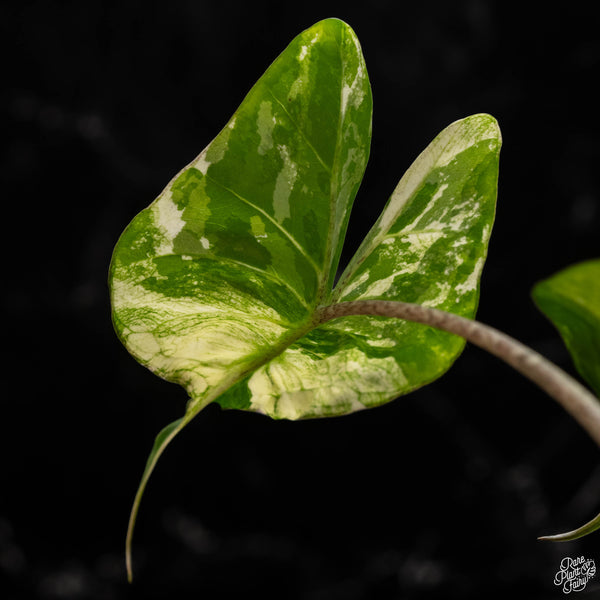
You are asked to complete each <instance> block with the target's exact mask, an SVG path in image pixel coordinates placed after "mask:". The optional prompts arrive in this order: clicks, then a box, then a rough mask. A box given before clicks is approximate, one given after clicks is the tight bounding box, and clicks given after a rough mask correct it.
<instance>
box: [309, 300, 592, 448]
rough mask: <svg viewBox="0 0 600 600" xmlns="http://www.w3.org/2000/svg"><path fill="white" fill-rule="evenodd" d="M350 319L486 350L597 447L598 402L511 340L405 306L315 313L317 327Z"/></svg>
mask: <svg viewBox="0 0 600 600" xmlns="http://www.w3.org/2000/svg"><path fill="white" fill-rule="evenodd" d="M351 315H373V316H380V317H395V318H397V319H403V320H405V321H413V322H415V323H422V324H423V325H429V326H430V327H435V328H436V329H441V330H442V331H447V332H449V333H454V334H456V335H459V336H460V337H462V338H464V339H465V340H467V341H468V342H471V343H472V344H475V345H476V346H479V347H480V348H483V349H484V350H487V351H488V352H489V353H491V354H493V355H495V356H497V357H498V358H500V359H502V360H503V361H504V362H506V363H508V364H509V365H510V366H512V367H513V368H515V369H516V370H517V371H519V372H520V373H521V374H522V375H525V377H528V378H529V379H530V380H531V381H533V382H534V383H536V384H537V385H538V386H539V387H540V388H542V389H543V390H544V391H545V392H547V393H548V394H549V395H550V396H551V397H552V398H554V399H555V400H556V401H557V402H558V403H559V404H560V405H561V406H562V407H563V408H564V409H565V410H566V411H567V412H568V413H569V414H571V416H572V417H573V418H574V419H575V420H576V421H577V422H578V423H579V424H580V425H581V426H582V427H583V428H584V429H585V430H586V431H587V432H588V434H589V435H590V436H591V437H592V439H593V440H594V441H595V442H596V444H598V445H599V446H600V402H599V401H598V399H597V398H596V397H595V396H594V395H593V394H592V393H591V392H590V391H589V390H588V389H587V388H585V387H584V386H583V385H581V384H580V383H579V382H577V381H576V380H575V379H573V378H572V377H571V376H570V375H568V374H567V373H565V372H564V371H562V370H561V369H559V368H558V367H557V366H556V365H554V364H553V363H551V362H550V361H549V360H547V359H546V358H544V357H543V356H542V355H541V354H538V353H537V352H535V351H534V350H532V349H531V348H529V347H527V346H525V345H524V344H522V343H521V342H519V341H517V340H515V339H514V338H512V337H510V336H508V335H506V334H505V333H502V332H501V331H498V330H497V329H494V328H493V327H490V326H489V325H484V324H483V323H479V322H478V321H473V320H471V319H465V318H464V317H460V316H458V315H455V314H452V313H448V312H444V311H441V310H437V309H435V308H428V307H425V306H420V305H418V304H409V303H406V302H392V301H385V300H358V301H354V302H340V303H339V304H332V305H330V306H324V307H321V308H319V309H318V312H317V319H318V322H319V324H321V323H325V322H327V321H331V320H332V319H337V318H339V317H348V316H351Z"/></svg>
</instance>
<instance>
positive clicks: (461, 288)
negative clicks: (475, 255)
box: [455, 258, 485, 295]
mask: <svg viewBox="0 0 600 600" xmlns="http://www.w3.org/2000/svg"><path fill="white" fill-rule="evenodd" d="M484 263H485V259H484V258H479V259H478V260H477V262H476V263H475V266H474V267H473V271H472V272H471V273H470V274H469V276H468V277H467V279H465V281H464V282H463V283H460V284H459V285H457V286H456V288H455V289H456V293H457V294H460V295H464V294H466V293H468V292H474V291H475V290H477V286H478V284H479V278H480V277H481V272H482V271H483V265H484Z"/></svg>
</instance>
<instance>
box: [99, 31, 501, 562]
mask: <svg viewBox="0 0 600 600" xmlns="http://www.w3.org/2000/svg"><path fill="white" fill-rule="evenodd" d="M371 106H372V101H371V90H370V85H369V80H368V77H367V71H366V67H365V64H364V59H363V56H362V53H361V50H360V46H359V43H358V40H357V38H356V36H355V34H354V32H353V31H352V30H351V29H350V27H349V26H348V25H346V24H345V23H343V22H341V21H339V20H336V19H327V20H325V21H321V22H319V23H317V24H316V25H314V26H313V27H311V28H310V29H308V30H306V31H305V32H303V33H301V34H300V35H299V36H298V37H297V38H295V39H294V40H293V41H292V43H291V44H290V45H289V46H288V48H287V49H286V50H285V51H284V52H283V53H282V54H281V55H280V56H279V58H278V59H277V60H276V61H275V62H274V63H273V64H272V65H271V66H270V67H269V69H268V70H267V71H266V73H265V74H264V75H263V76H262V77H261V78H260V79H259V81H258V82H257V83H256V85H255V86H254V87H253V88H252V90H251V91H250V92H249V94H248V95H247V96H246V98H245V99H244V101H243V103H242V104H241V106H240V107H239V109H238V110H237V111H236V112H235V114H234V115H233V117H232V118H231V120H230V121H229V122H228V123H227V125H226V126H225V128H224V129H223V130H222V131H221V132H220V133H219V134H218V136H217V137H216V138H215V139H214V140H213V141H212V142H211V143H210V144H209V146H208V147H207V148H206V149H205V150H204V151H203V152H202V153H201V154H200V155H199V156H198V158H196V159H195V160H194V161H192V162H191V163H190V164H189V165H188V166H187V167H185V168H184V169H183V170H182V171H181V172H180V173H179V174H178V175H177V176H176V177H175V178H174V179H173V180H172V181H171V182H170V183H169V184H168V186H167V187H166V188H165V190H164V191H163V192H162V193H161V194H160V196H159V197H158V198H157V199H156V200H155V201H154V202H153V203H152V204H151V205H150V206H149V207H148V208H147V209H145V210H143V211H142V212H141V213H140V214H139V215H137V216H136V217H135V218H134V220H133V221H132V222H131V223H130V225H129V226H128V227H127V229H126V230H125V232H124V233H123V235H122V236H121V238H120V239H119V241H118V243H117V246H116V248H115V251H114V254H113V260H112V263H111V269H110V285H111V300H112V307H113V322H114V325H115V329H116V331H117V333H118V335H119V337H120V339H121V340H122V342H123V343H124V344H125V346H126V347H127V348H128V350H129V351H130V352H131V353H132V354H133V355H134V356H135V358H136V359H137V360H138V361H139V362H141V363H142V364H144V365H145V366H147V367H148V368H149V369H151V370H152V371H153V372H155V373H156V374H157V375H159V376H161V377H163V378H165V379H167V380H169V381H173V382H176V383H179V384H181V385H183V386H184V387H185V388H186V390H187V392H188V394H189V396H190V402H189V403H188V407H187V410H186V413H185V415H184V416H183V417H182V418H181V419H180V420H178V421H176V422H175V423H172V424H171V425H169V426H168V427H167V428H165V429H164V430H163V431H162V432H161V433H160V434H159V435H158V436H157V438H156V442H155V445H154V448H153V449H152V452H151V454H150V457H149V459H148V463H147V465H146V470H145V471H144V475H143V478H142V482H141V484H140V487H139V489H138V494H137V496H136V501H135V503H134V508H133V511H132V515H131V521H130V529H129V534H128V542H127V543H128V550H129V544H130V542H131V532H132V529H133V524H134V522H135V518H136V514H137V509H138V507H139V501H140V499H141V495H142V493H143V490H144V487H145V485H146V482H147V480H148V477H149V475H150V473H151V471H152V469H153V468H154V465H155V464H156V461H157V460H158V457H159V456H160V454H161V453H162V451H163V450H164V448H165V447H166V445H167V444H168V443H169V441H170V440H171V439H173V437H174V436H175V435H176V434H177V433H178V432H179V431H180V430H181V429H182V428H183V427H184V426H185V425H186V424H187V423H188V422H189V421H190V420H191V419H192V418H193V417H194V416H195V415H196V414H197V412H198V411H199V410H201V409H202V408H203V407H204V406H206V404H208V403H209V402H212V401H216V402H218V403H219V404H220V405H221V406H222V407H224V408H239V409H245V410H251V411H257V412H261V413H264V414H267V415H269V416H271V417H273V418H287V419H299V418H306V417H322V416H331V415H340V414H345V413H349V412H352V411H355V410H359V409H363V408H366V407H371V406H375V405H378V404H381V403H384V402H388V401H390V400H392V399H393V398H395V397H397V396H399V395H401V394H404V393H407V392H409V391H411V390H413V389H415V388H418V387H420V386H422V385H424V384H426V383H428V382H430V381H432V380H434V379H435V378H437V377H439V376H440V375H441V374H443V373H444V372H445V371H446V370H447V369H448V368H449V367H450V365H451V364H452V362H453V361H454V360H455V359H456V357H457V356H458V355H459V353H460V351H461V350H462V348H463V346H464V341H463V340H462V339H461V338H458V337H456V336H452V335H450V334H446V333H443V332H439V331H437V330H433V329H431V328H428V327H425V326H421V325H416V324H411V323H406V322H399V321H394V320H389V321H388V320H385V319H382V318H377V317H366V316H365V317H362V316H361V317H358V316H354V317H345V318H342V319H338V320H336V321H331V322H328V323H326V324H323V325H320V326H318V316H317V311H318V309H319V307H322V306H325V305H328V304H331V303H334V302H338V301H346V300H355V299H368V298H369V299H385V300H403V301H406V302H417V303H420V304H425V305H428V306H433V307H436V308H440V309H443V310H447V311H451V312H455V313H457V314H460V315H463V316H467V317H472V316H474V314H475V310H476V307H477V302H478V296H479V279H480V275H481V271H482V268H483V264H484V261H485V257H486V252H487V245H488V240H489V236H490V232H491V227H492V223H493V219H494V211H495V200H496V186H497V176H498V156H499V150H500V144H501V138H500V132H499V129H498V126H497V123H496V121H495V120H494V119H493V118H492V117H491V116H489V115H484V114H481V115H474V116H472V117H468V118H466V119H463V120H461V121H457V122H456V123H453V124H452V125H450V126H449V127H448V128H446V129H445V130H444V131H443V132H442V133H441V134H440V135H439V136H438V137H436V139H435V140H434V141H433V142H432V143H431V144H430V145H429V146H428V147H427V149H426V150H425V151H424V152H423V153H422V154H421V155H420V156H419V157H418V159H417V161H416V162H415V163H414V164H413V165H412V166H411V167H410V169H409V170H408V171H407V173H406V175H405V176H404V177H403V178H402V179H401V181H400V183H399V184H398V187H397V188H396V190H395V191H394V193H393V194H392V196H391V198H390V200H389V201H388V203H387V205H386V207H385V209H384V211H383V213H382V215H381V216H380V218H379V220H378V221H377V222H376V224H375V225H374V227H373V229H372V230H371V232H370V233H369V234H368V235H367V237H366V239H365V240H364V242H363V243H362V245H361V246H360V248H359V250H358V251H357V253H356V255H355V256H354V258H353V259H352V261H351V262H350V264H349V265H348V267H347V268H346V270H345V271H344V273H343V275H342V276H341V278H340V280H339V282H338V284H337V286H336V287H335V289H333V283H334V277H335V274H336V270H337V265H338V261H339V257H340V253H341V248H342V243H343V239H344V235H345V231H346V227H347V223H348V218H349V214H350V208H351V205H352V202H353V199H354V196H355V194H356V192H357V189H358V187H359V184H360V181H361V179H362V175H363V172H364V169H365V166H366V163H367V159H368V155H369V145H370V137H371Z"/></svg>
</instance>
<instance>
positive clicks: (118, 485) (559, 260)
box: [0, 0, 600, 600]
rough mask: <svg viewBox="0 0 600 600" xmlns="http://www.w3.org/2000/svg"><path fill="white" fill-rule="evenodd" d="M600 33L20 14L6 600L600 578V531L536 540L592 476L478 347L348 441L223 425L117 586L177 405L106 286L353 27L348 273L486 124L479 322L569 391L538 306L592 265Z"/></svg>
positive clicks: (195, 5) (279, 11) (520, 10)
mask: <svg viewBox="0 0 600 600" xmlns="http://www.w3.org/2000/svg"><path fill="white" fill-rule="evenodd" d="M594 5H595V3H593V2H568V3H541V2H540V3H538V2H520V3H512V2H502V1H489V2H485V1H476V0H460V1H456V2H447V1H439V2H434V1H430V2H427V1H421V2H417V3H413V2H411V3H409V2H392V1H385V0H369V2H363V3H354V4H351V3H350V2H348V3H338V4H327V3H312V2H302V3H291V4H285V5H281V4H280V3H276V2H260V1H258V2H247V3H231V2H225V1H222V2H205V1H196V2H194V1H188V2H178V1H171V2H156V3H155V2H99V1H97V0H96V1H85V2H41V1H34V2H28V1H25V0H22V1H18V2H17V1H13V2H3V3H2V4H1V6H0V23H1V25H0V28H1V31H0V34H1V42H2V44H3V45H4V50H3V52H2V57H3V59H4V66H3V68H2V72H3V76H2V79H3V85H2V88H1V90H2V91H1V92H0V99H1V102H2V114H3V117H2V118H3V121H4V125H3V127H2V135H1V138H0V139H1V151H2V158H1V166H0V173H1V178H2V190H3V198H2V200H3V203H2V211H3V217H2V221H1V223H2V231H3V234H4V235H3V242H4V248H3V250H4V252H3V254H2V256H3V269H2V276H3V277H2V279H3V292H2V295H1V298H2V304H3V306H2V317H3V320H2V324H3V334H4V335H3V340H4V346H5V359H4V360H3V365H4V377H3V379H4V393H3V400H2V412H1V415H2V433H1V435H0V461H1V463H0V464H1V469H0V477H1V479H0V597H1V598H2V599H8V600H10V599H13V598H14V599H17V598H19V599H20V598H42V599H46V598H48V599H58V598H65V599H71V598H73V599H79V598H90V599H106V600H109V599H117V598H118V599H120V598H206V599H212V598H216V599H218V598H229V597H236V598H245V597H248V596H256V597H258V598H280V599H287V598H289V599H292V600H295V599H302V600H317V599H319V600H320V599H331V600H336V599H348V600H359V599H361V600H362V599H367V598H368V599H385V600H387V599H396V598H426V599H428V598H479V597H487V598H500V597H502V598H505V597H509V596H510V595H515V596H516V595H519V596H522V597H528V598H536V599H537V598H561V597H562V595H563V594H562V592H561V591H560V590H559V589H558V588H556V587H555V586H554V585H553V583H552V579H553V576H554V573H555V572H556V570H557V568H558V564H559V562H560V560H561V558H562V557H564V556H576V555H585V556H586V557H587V558H593V559H594V560H596V562H598V561H600V534H599V533H596V534H595V535H592V536H590V537H588V538H585V539H583V540H580V541H578V542H572V543H568V544H560V545H557V544H548V543H542V542H538V541H536V536H538V535H541V534H547V533H556V532H559V531H563V530H565V529H570V528H572V527H575V526H578V525H580V524H581V523H582V522H583V521H585V520H587V519H589V518H591V517H592V516H593V515H594V514H596V513H597V512H598V510H600V468H599V467H598V463H597V457H598V454H597V448H596V447H595V446H594V444H593V443H592V442H591V441H590V440H589V439H588V438H587V436H586V434H584V433H583V431H582V430H581V429H580V428H579V427H578V426H577V425H576V424H575V423H574V422H572V420H571V419H570V418H569V417H567V416H566V414H565V413H563V411H562V410H561V409H560V408H559V407H557V406H555V404H554V403H553V402H552V401H551V400H550V399H549V398H547V397H546V396H545V395H544V394H543V393H542V392H540V391H539V390H537V389H536V388H535V387H534V386H533V385H532V384H530V383H529V382H527V381H525V380H524V379H522V378H521V377H520V376H519V375H518V374H516V373H514V372H512V371H511V370H510V369H509V368H508V367H506V366H505V365H504V364H502V363H500V362H499V361H497V360H496V359H494V358H491V357H489V356H487V355H485V354H484V353H483V352H481V351H480V350H478V349H476V348H472V347H469V346H468V347H467V349H466V350H465V352H464V354H463V356H462V357H461V358H460V359H459V360H458V361H457V363H456V364H455V366H454V368H453V369H452V370H451V371H450V372H449V373H448V374H447V375H445V376H444V377H443V378H442V379H440V380H439V381H438V382H436V383H434V384H432V385H430V386H428V387H426V388H424V389H422V390H420V391H418V392H415V393H413V394H412V395H410V396H407V397H404V398H401V399H398V400H396V401H394V402H392V403H390V404H388V405H386V406H384V407H381V408H378V409H374V410H370V411H363V412H361V413H357V414H354V415H351V416H347V417H343V418H336V419H331V420H315V421H306V422H275V421H271V420H269V419H267V418H265V417H262V416H260V415H255V414H249V413H243V412H225V411H222V410H221V409H220V408H219V407H218V406H216V405H212V406H209V407H208V408H207V409H206V410H205V411H203V413H202V414H201V415H200V416H199V417H198V418H197V419H196V420H195V421H194V422H193V423H192V424H191V425H190V426H189V427H188V428H187V429H186V430H185V431H184V432H183V433H182V434H181V435H180V436H179V438H177V440H176V441H175V442H174V443H173V445H172V446H171V447H169V448H168V450H167V452H166V453H165V455H164V456H163V458H162V460H161V461H160V462H159V464H158V467H157V469H156V471H155V473H154V476H153V478H152V480H151V482H150V485H149V487H148V490H147V494H146V497H145V499H144V502H143V503H142V507H141V512H140V517H139V520H138V526H137V532H136V537H135V540H134V564H135V581H134V584H133V586H128V585H127V584H126V583H125V573H124V561H123V550H124V548H123V546H124V536H125V530H126V525H127V518H128V513H129V509H130V505H131V501H132V499H133V495H134V493H135V489H136V486H137V483H138V480H139V477H140V475H141V472H142V469H143V465H144V462H145V459H146V456H147V454H148V452H149V450H150V447H151V445H152V441H153V439H154V436H155V434H156V433H157V432H158V431H159V430H160V429H161V428H162V427H163V426H164V425H166V424H167V423H169V422H170V421H172V420H174V419H176V418H178V417H179V416H180V415H181V414H182V413H183V410H184V406H185V401H186V398H185V394H184V392H183V390H181V389H179V388H177V387H176V386H174V385H171V384H168V383H166V382H163V381H161V380H159V379H158V378H156V377H155V376H153V375H152V374H151V373H150V372H148V371H146V370H145V369H144V368H143V367H141V366H139V365H138V364H137V363H136V362H135V361H134V360H133V358H131V357H130V356H129V355H128V354H127V352H126V351H125V349H124V348H123V347H122V346H121V345H120V343H119V342H118V340H117V338H116V336H115V335H114V332H113V330H112V325H111V321H110V307H109V303H108V290H107V285H106V276H107V268H108V263H109V260H110V255H111V251H112V247H113V246H114V244H115V242H116V240H117V238H118V236H119V234H120V233H121V231H122V230H123V228H124V227H125V225H126V224H127V223H128V222H129V220H130V219H131V218H132V217H133V216H134V215H135V214H136V213H137V212H138V211H139V210H141V209H142V208H143V207H145V206H146V205H147V204H149V203H150V202H151V201H152V200H153V199H154V197H156V196H157V195H158V193H159V192H160V191H161V190H162V188H163V187H164V185H165V184H166V183H167V182H168V181H169V179H170V178H171V177H172V176H173V174H175V173H176V172H177V171H178V170H179V169H180V168H181V167H182V166H183V165H185V164H187V163H188V162H189V161H190V160H191V159H192V158H193V157H194V156H195V155H196V154H198V153H199V152H200V151H201V150H202V148H203V147H204V146H205V145H206V144H207V143H208V142H209V141H210V140H211V139H212V138H213V137H214V136H215V135H216V133H218V131H219V130H220V128H221V127H222V126H223V125H224V124H225V123H226V121H227V120H228V118H229V117H230V115H231V114H232V113H233V111H234V110H235V109H236V107H237V106H238V105H239V103H240V102H241V100H242V99H243V97H244V95H245V93H246V92H247V91H248V89H249V88H250V87H251V85H252V84H253V83H254V82H255V80H256V79H257V78H258V77H259V76H260V75H261V74H262V72H263V71H264V70H265V69H266V67H267V66H268V65H269V64H270V62H271V61H272V60H274V59H275V57H276V56H277V55H278V54H279V53H280V52H281V51H282V50H283V48H284V47H285V46H286V45H287V44H288V43H289V41H290V40H291V39H292V38H293V37H294V36H295V35H296V34H298V33H299V32H300V31H301V30H303V29H305V28H306V27H309V26H310V25H312V24H313V23H314V22H316V21H318V20H319V19H321V18H325V17H329V16H337V17H339V18H342V19H344V20H345V21H347V22H348V23H349V24H350V25H351V26H352V27H353V28H354V29H355V31H356V33H357V35H358V37H359V39H360V41H361V44H362V47H363V52H364V55H365V58H366V62H367V67H368V69H369V74H370V78H371V83H372V87H373V94H374V121H373V144H372V151H371V161H370V164H369V167H368V169H367V173H366V175H365V179H364V183H363V186H362V188H361V190H360V192H359V195H358V197H357V200H356V204H355V208H354V212H353V218H352V220H351V223H350V230H349V233H348V238H347V247H346V248H347V252H346V253H345V254H344V256H343V257H342V261H343V262H344V261H347V260H348V259H349V257H350V256H351V254H352V252H353V251H354V249H355V248H356V247H357V245H358V243H359V241H360V239H361V238H362V236H364V234H365V233H366V232H367V231H368V229H369V227H370V226H371V225H372V224H373V223H374V221H375V219H376V218H377V216H378V214H379V212H380V210H381V208H382V207H383V205H384V203H385V201H386V200H387V197H388V196H389V194H390V193H391V191H392V190H393V188H394V186H395V185H396V183H397V181H398V179H399V178H400V176H401V175H402V174H403V172H404V170H405V169H406V168H407V167H408V166H409V164H410V162H411V161H412V160H413V159H414V158H415V157H416V155H417V154H418V153H419V152H420V151H421V150H422V149H423V148H424V147H425V146H426V145H427V143H428V142H429V141H430V140H431V139H432V138H433V137H434V136H435V135H436V134H437V133H438V132H439V131H440V130H441V129H442V128H443V127H445V126H446V125H447V124H449V123H450V122H451V121H453V120H455V119H458V118H461V117H464V116H466V115H468V114H472V113H476V112H489V113H491V114H493V115H494V116H495V117H496V118H497V119H498V121H499V123H500V126H501V129H502V132H503V137H504V146H503V151H502V156H501V170H500V186H499V199H498V212H497V220H496V225H495V229H494V234H493V236H492V242H491V245H490V249H489V257H488V262H487V265H486V268H485V269H484V274H483V279H482V295H481V302H480V310H479V313H478V317H479V319H480V320H482V321H484V322H487V323H490V324H492V325H494V326H496V327H498V328H500V329H502V330H504V331H506V332H507V333H509V334H511V335H514V336H515V337H517V338H519V339H521V340H522V341H524V342H525V343H527V344H529V345H531V346H532V347H534V348H535V349H537V350H539V351H541V352H542V353H544V354H545V355H546V356H548V357H549V358H551V359H552V360H553V361H555V362H556V363H558V364H559V365H561V366H562V367H563V368H565V369H566V370H568V371H569V372H571V373H572V372H573V370H572V366H571V363H570V360H569V357H568V355H567V353H566V351H565V350H564V348H563V346H562V344H561V342H560V340H559V338H558V336H557V334H555V332H554V330H553V329H552V327H551V325H550V324H549V323H548V322H546V320H545V319H544V318H543V317H542V316H541V315H540V314H539V313H537V311H536V310H535V308H534V306H533V304H532V302H531V300H530V297H529V292H530V288H531V286H532V285H533V284H534V283H535V282H536V281H538V280H540V279H542V278H544V277H546V276H548V275H550V274H551V273H553V272H555V271H556V270H558V269H559V268H562V267H565V266H567V265H569V264H572V263H574V262H577V261H579V260H583V259H586V258H591V257H594V256H598V255H599V246H600V244H599V238H598V231H599V225H600V186H599V183H598V163H599V158H600V150H599V141H600V131H599V129H600V128H599V126H598V100H597V92H596V84H597V80H598V75H599V66H600V34H599V33H598V22H597V18H596V17H595V8H594ZM6 357H8V361H7V360H6ZM596 579H597V580H600V577H597V578H596ZM588 592H589V594H588ZM594 595H595V593H594V586H593V582H591V583H590V584H589V585H588V588H587V590H586V592H585V593H584V594H582V596H586V597H587V596H589V597H592V596H594Z"/></svg>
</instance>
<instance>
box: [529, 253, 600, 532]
mask: <svg viewBox="0 0 600 600" xmlns="http://www.w3.org/2000/svg"><path fill="white" fill-rule="evenodd" d="M532 295H533V299H534V300H535V303H536V304H537V306H538V308H539V309H540V310H541V311H542V312H543V313H544V314H545V315H546V316H547V317H548V319H550V321H552V323H553V324H554V326H555V327H556V328H557V329H558V332H559V333H560V335H561V337H562V339H563V341H564V343H565V345H566V347H567V349H568V350H569V353H570V354H571V357H572V359H573V362H574V364H575V367H576V368H577V371H578V372H579V374H580V375H581V376H582V377H583V378H584V379H585V380H586V381H587V382H588V383H589V385H590V386H591V387H592V389H593V390H594V392H595V393H596V395H597V396H598V397H600V259H595V260H589V261H586V262H583V263H579V264H576V265H573V266H571V267H568V268H566V269H564V270H563V271H560V272H558V273H556V274H555V275H552V276H551V277H549V278H548V279H545V280H544V281H541V282H540V283H538V284H537V285H536V286H535V287H534V288H533V292H532ZM597 529H600V514H599V515H597V516H596V517H594V518H593V519H592V520H591V521H589V522H588V523H586V524H585V525H582V526H581V527H578V528H577V529H574V530H573V531H568V532H566V533H560V534H557V535H550V536H544V537H542V538H540V539H542V540H550V541H555V542H567V541H570V540H575V539H577V538H580V537H584V536H586V535H588V534H589V533H592V532H593V531H596V530H597Z"/></svg>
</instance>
